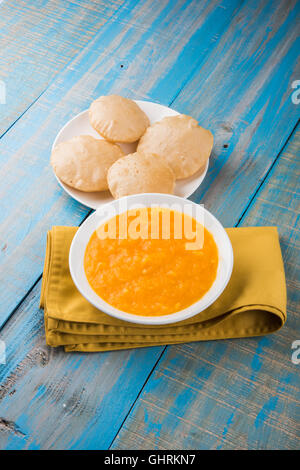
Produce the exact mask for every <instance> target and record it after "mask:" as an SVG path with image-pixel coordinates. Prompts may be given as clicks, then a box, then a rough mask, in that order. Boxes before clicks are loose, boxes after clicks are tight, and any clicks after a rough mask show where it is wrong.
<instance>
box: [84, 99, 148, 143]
mask: <svg viewBox="0 0 300 470" xmlns="http://www.w3.org/2000/svg"><path fill="white" fill-rule="evenodd" d="M89 118H90V123H91V126H92V127H93V128H94V129H96V131H97V132H99V134H101V135H102V136H103V137H104V138H105V139H107V140H109V141H111V142H135V141H136V140H138V139H139V138H140V137H141V136H142V135H143V134H144V132H145V130H146V129H147V127H148V126H149V125H150V122H149V119H148V117H147V115H146V114H145V113H144V111H142V110H141V108H140V107H139V106H138V105H137V104H136V103H135V102H134V101H132V100H130V99H128V98H123V97H122V96H119V95H110V96H100V98H98V99H97V100H95V101H93V103H92V104H91V106H90V110H89Z"/></svg>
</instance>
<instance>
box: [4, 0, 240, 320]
mask: <svg viewBox="0 0 300 470" xmlns="http://www.w3.org/2000/svg"><path fill="white" fill-rule="evenodd" d="M239 3H240V2H239V1H236V2H235V1H230V2H228V0H227V1H223V2H221V3H219V2H211V1H209V0H207V1H206V2H201V3H199V2H197V1H194V2H190V1H186V2H183V1H178V2H166V1H164V2H161V1H158V2H156V4H155V5H154V4H153V1H151V0H148V1H147V2H139V3H136V2H132V3H131V4H132V9H130V10H129V9H128V8H129V7H128V5H129V3H127V4H126V7H122V8H121V9H120V10H119V12H118V19H115V21H113V22H108V23H107V24H106V25H104V26H103V27H102V28H101V30H100V32H99V34H98V35H97V36H95V38H94V39H93V41H92V43H90V44H89V45H88V46H87V47H86V48H85V49H84V50H83V51H82V52H81V54H79V56H78V57H77V58H76V60H74V61H73V63H72V64H71V65H69V66H68V67H67V68H66V70H65V71H64V72H63V73H62V74H60V76H59V78H58V79H57V80H56V81H55V83H53V84H52V85H51V86H50V87H49V88H48V89H47V91H46V92H45V93H44V94H43V96H42V97H41V98H40V99H39V100H38V101H37V102H36V103H35V104H34V105H33V106H32V107H31V108H30V110H28V112H27V113H26V115H25V116H24V117H23V118H22V119H21V120H20V121H18V122H17V123H16V125H15V126H14V127H13V128H12V129H11V130H10V131H9V132H8V133H7V134H6V135H5V136H4V137H3V138H2V139H1V141H0V146H1V164H2V165H1V167H0V181H1V201H0V210H1V215H2V221H1V225H0V230H1V234H2V245H1V248H0V249H1V250H2V251H1V252H0V253H1V258H0V267H1V274H0V279H1V280H0V285H1V298H2V303H1V312H0V325H1V324H2V322H4V321H5V320H6V319H7V318H8V316H9V315H10V313H11V312H12V311H13V309H14V308H15V307H16V306H17V305H18V303H19V301H20V300H21V299H22V297H23V296H24V295H25V294H26V292H27V291H28V289H29V288H30V287H31V286H32V285H33V283H34V282H35V281H36V279H37V278H38V276H39V275H40V274H41V272H42V266H43V256H44V246H45V234H46V231H47V230H48V229H49V228H50V227H51V226H52V225H55V224H58V225H64V224H65V225H72V224H73V225H77V224H79V223H80V222H81V221H82V219H83V218H84V216H85V215H86V214H87V210H86V208H84V207H83V206H80V205H79V204H77V203H76V202H75V201H73V200H72V199H70V198H69V197H68V196H66V195H65V194H63V193H62V191H61V189H60V188H59V187H58V185H57V182H56V180H55V179H54V177H53V174H52V170H51V167H50V164H49V156H50V149H51V144H52V142H53V140H54V138H55V135H56V133H57V132H58V130H59V129H60V127H61V126H62V125H63V124H64V123H65V122H66V121H67V120H68V119H70V118H71V117H72V116H74V115H75V114H76V113H78V112H79V111H81V110H82V109H85V108H87V107H88V106H89V104H90V102H91V101H92V99H94V98H95V97H97V96H98V95H100V94H101V93H103V94H105V93H110V92H112V91H114V92H122V93H123V94H125V95H130V96H135V97H137V98H143V97H144V98H149V99H151V89H150V88H149V87H151V86H155V99H158V98H159V96H160V98H161V101H162V102H163V103H166V104H168V103H169V102H171V101H172V100H173V99H174V97H175V96H176V95H177V94H178V90H179V89H180V88H181V87H182V85H183V84H184V83H185V82H186V80H187V79H188V77H189V74H190V73H192V71H193V70H194V67H195V63H198V66H200V64H201V61H202V60H203V56H201V54H200V55H199V54H198V52H197V49H196V46H197V44H199V43H201V44H202V46H203V47H204V49H205V50H209V49H210V47H212V45H213V44H215V42H216V37H218V36H220V34H221V32H222V31H223V30H224V29H226V28H227V27H228V23H229V21H230V18H231V16H232V15H233V14H234V11H235V9H236V8H237V5H238V4H239ZM135 4H136V6H135V7H134V5H135ZM221 7H223V8H221ZM225 7H226V8H225ZM179 17H180V18H181V21H182V23H181V22H178V18H179ZM182 24H183V25H184V27H183V26H182ZM208 29H209V30H210V35H208V34H207V30H208ZM185 47H188V48H189V50H190V54H189V55H188V56H187V60H186V66H185V68H184V69H183V67H182V57H181V50H182V48H183V49H184V48H185ZM192 57H194V60H192ZM120 65H124V67H123V68H121V67H120ZM170 70H172V71H173V80H172V82H170V83H169V88H168V90H166V88H165V86H163V88H162V92H161V95H159V93H158V83H159V81H160V80H161V77H163V76H165V75H166V74H168V73H169V72H170ZM145 77H146V79H145ZM149 77H151V79H150V78H149ZM16 292H18V295H17V296H16Z"/></svg>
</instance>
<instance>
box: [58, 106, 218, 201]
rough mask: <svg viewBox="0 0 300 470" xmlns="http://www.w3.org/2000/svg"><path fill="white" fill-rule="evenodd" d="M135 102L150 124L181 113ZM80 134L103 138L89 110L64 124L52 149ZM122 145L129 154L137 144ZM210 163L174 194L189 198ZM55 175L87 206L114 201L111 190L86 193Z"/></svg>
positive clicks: (69, 192) (66, 189) (71, 193)
mask: <svg viewBox="0 0 300 470" xmlns="http://www.w3.org/2000/svg"><path fill="white" fill-rule="evenodd" d="M135 102H136V103H137V104H138V105H139V106H140V108H141V109H142V110H143V111H144V112H145V113H146V114H147V116H148V117H149V119H150V124H154V123H155V122H157V121H160V120H161V119H162V118H164V117H166V116H175V115H177V114H179V113H178V112H177V111H174V109H171V108H168V107H167V106H163V105H161V104H157V103H152V102H151V101H139V100H135ZM80 134H86V135H91V136H93V137H96V138H98V139H101V136H100V135H99V134H98V133H97V132H96V131H95V130H94V129H93V128H92V126H91V125H90V123H89V115H88V110H86V111H83V112H82V113H80V114H77V116H75V117H74V118H73V119H71V120H70V121H68V122H67V124H65V125H64V127H63V128H62V129H61V130H60V131H59V133H58V134H57V136H56V138H55V140H54V142H53V146H52V149H53V148H54V147H55V146H56V145H57V144H59V143H60V142H65V141H66V140H69V139H71V138H72V137H75V136H77V135H80ZM120 146H121V147H122V149H123V151H124V152H125V153H126V154H128V153H132V152H135V149H136V146H137V144H136V143H133V144H120ZM208 164H209V162H207V165H206V167H205V169H204V171H199V172H197V173H196V174H195V175H193V176H191V177H190V178H185V179H183V180H180V181H177V182H176V186H175V192H174V194H175V195H176V196H180V197H184V198H187V197H189V196H190V195H191V194H192V193H193V192H194V191H196V189H197V188H198V186H199V185H200V184H201V183H202V181H203V179H204V177H205V175H206V173H207V169H208ZM55 177H56V179H57V181H58V182H59V184H60V185H61V186H62V188H63V189H64V190H65V191H66V192H67V193H68V194H69V195H70V196H71V197H73V198H74V199H76V201H78V202H81V203H82V204H84V205H85V206H87V207H90V208H92V209H97V208H98V207H100V206H101V205H102V204H105V203H107V202H111V201H113V197H112V196H111V194H110V192H109V191H97V192H93V193H85V192H83V191H78V190H77V189H74V188H71V187H70V186H68V185H67V184H65V183H63V182H62V181H61V180H60V179H59V178H58V177H57V176H56V175H55Z"/></svg>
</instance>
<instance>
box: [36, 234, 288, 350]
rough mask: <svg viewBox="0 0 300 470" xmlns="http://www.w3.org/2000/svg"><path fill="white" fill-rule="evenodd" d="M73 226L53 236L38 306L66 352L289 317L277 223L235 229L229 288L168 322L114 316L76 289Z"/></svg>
mask: <svg viewBox="0 0 300 470" xmlns="http://www.w3.org/2000/svg"><path fill="white" fill-rule="evenodd" d="M76 230H77V228H75V227H53V228H52V230H50V231H49V232H48V234H47V249H46V258H45V265H44V273H43V282H42V292H41V301H40V307H41V308H43V309H44V314H45V331H46V341H47V344H49V345H50V346H64V347H65V351H109V350H113V349H128V348H137V347H143V346H154V345H163V344H175V343H186V342H190V341H202V340H212V339H224V338H239V337H247V336H258V335H265V334H268V333H272V332H274V331H276V330H278V329H279V328H280V327H281V326H282V325H283V324H284V322H285V320H286V287H285V276H284V268H283V262H282V256H281V250H280V245H279V240H278V234H277V229H276V228H275V227H245V228H230V229H227V233H228V235H229V237H230V240H231V243H232V246H233V252H234V268H233V272H232V276H231V279H230V281H229V284H228V285H227V287H226V289H225V291H224V292H223V293H222V295H221V296H220V297H219V298H218V299H217V300H216V302H215V303H214V304H213V305H211V306H210V307H209V308H208V309H206V310H205V311H203V312H201V313H199V314H198V315H196V316H194V317H192V318H189V319H187V320H184V321H182V322H178V323H173V324H170V325H162V326H160V325H158V326H151V327H148V326H144V325H140V324H133V323H128V322H125V321H122V320H118V319H116V318H113V317H110V316H109V315H106V314H105V313H103V312H101V311H99V310H97V309H96V308H95V307H93V306H92V305H91V304H90V303H89V302H88V301H87V300H86V299H85V298H84V297H83V296H82V295H81V294H80V293H79V292H78V290H77V289H76V287H75V285H74V283H73V281H72V278H71V275H70V272H69V262H68V256H69V248H70V245H71V241H72V239H73V237H74V235H75V233H76Z"/></svg>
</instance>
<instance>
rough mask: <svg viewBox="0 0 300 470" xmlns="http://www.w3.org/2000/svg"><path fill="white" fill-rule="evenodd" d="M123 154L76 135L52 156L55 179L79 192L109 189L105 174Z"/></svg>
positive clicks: (60, 145)
mask: <svg viewBox="0 0 300 470" xmlns="http://www.w3.org/2000/svg"><path fill="white" fill-rule="evenodd" d="M123 156H124V152H123V151H122V150H121V149H120V147H119V146H118V145H116V144H112V143H111V142H106V141H105V140H100V139H94V137H91V136H90V135H79V136H77V137H73V139H71V140H68V141H66V142H62V143H60V144H58V145H57V146H56V147H55V148H54V149H53V151H52V154H51V165H52V167H53V169H54V172H55V174H56V176H58V178H60V179H61V180H62V181H63V182H64V183H66V184H67V185H69V186H71V187H72V188H76V189H79V190H80V191H85V192H92V191H104V190H106V189H108V185H107V171H108V169H109V167H110V166H111V165H112V164H113V163H114V162H115V161H116V160H118V158H121V157H123Z"/></svg>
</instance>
